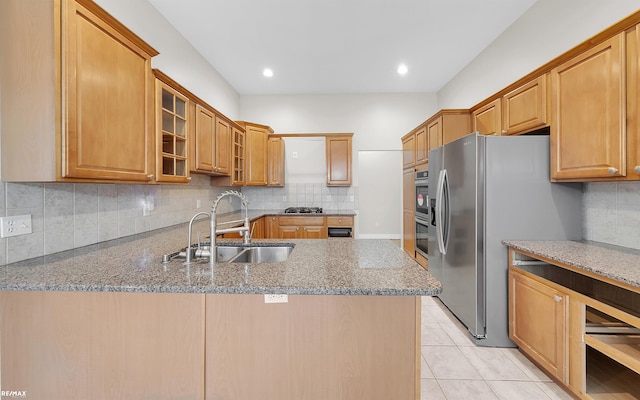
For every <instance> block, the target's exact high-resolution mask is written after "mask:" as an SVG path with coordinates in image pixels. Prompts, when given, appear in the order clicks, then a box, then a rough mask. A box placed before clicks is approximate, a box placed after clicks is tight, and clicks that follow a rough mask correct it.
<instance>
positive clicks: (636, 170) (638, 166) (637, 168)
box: [633, 165, 640, 174]
mask: <svg viewBox="0 0 640 400" xmlns="http://www.w3.org/2000/svg"><path fill="white" fill-rule="evenodd" d="M633 170H634V171H635V172H637V173H639V174H640V165H636V166H635V167H634V168H633Z"/></svg>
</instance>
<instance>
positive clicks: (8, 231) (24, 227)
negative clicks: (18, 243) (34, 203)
mask: <svg viewBox="0 0 640 400" xmlns="http://www.w3.org/2000/svg"><path fill="white" fill-rule="evenodd" d="M0 228H1V229H0V237H3V238H6V237H11V236H19V235H27V234H29V233H31V232H32V228H31V214H27V215H13V216H10V217H1V218H0Z"/></svg>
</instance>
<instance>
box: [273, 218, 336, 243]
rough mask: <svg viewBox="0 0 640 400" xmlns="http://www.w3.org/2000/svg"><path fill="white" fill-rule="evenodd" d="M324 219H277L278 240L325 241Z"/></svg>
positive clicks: (325, 227)
mask: <svg viewBox="0 0 640 400" xmlns="http://www.w3.org/2000/svg"><path fill="white" fill-rule="evenodd" d="M326 238H327V225H326V223H325V218H324V217H299V216H295V217H278V239H326Z"/></svg>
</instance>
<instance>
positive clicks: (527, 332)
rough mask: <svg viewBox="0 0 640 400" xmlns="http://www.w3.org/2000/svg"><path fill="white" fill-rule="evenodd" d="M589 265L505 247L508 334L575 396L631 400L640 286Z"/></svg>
mask: <svg viewBox="0 0 640 400" xmlns="http://www.w3.org/2000/svg"><path fill="white" fill-rule="evenodd" d="M585 251H588V250H585ZM598 252H599V250H594V253H593V256H594V258H593V259H592V260H598V259H601V257H602V254H598ZM609 256H615V255H611V254H609ZM560 258H564V257H560ZM569 258H571V256H570V257H569ZM587 262H588V263H592V262H593V263H597V261H587ZM597 269H598V268H596V269H595V270H597ZM591 271H592V269H588V270H587V269H582V268H581V267H576V266H574V265H567V264H564V263H563V262H560V261H555V260H550V259H548V258H546V257H540V256H537V255H534V254H531V253H528V252H526V251H522V250H516V249H513V248H510V250H509V290H510V293H509V334H510V337H511V338H512V340H513V341H514V342H515V343H516V344H518V346H519V348H520V351H522V352H523V353H525V354H526V355H527V356H528V357H529V358H531V359H532V360H534V361H535V362H536V363H537V364H538V365H539V366H541V367H542V369H543V370H544V371H545V372H546V373H547V374H548V375H550V376H552V377H554V378H556V379H557V380H558V382H559V383H560V384H562V385H564V386H565V388H567V389H568V390H569V391H571V392H572V393H573V394H574V395H575V396H577V397H578V398H581V399H601V398H607V399H628V398H638V396H639V395H640V351H639V350H638V332H640V318H639V317H638V315H640V309H639V305H640V290H638V288H637V287H635V286H631V285H628V284H626V283H624V282H621V281H617V280H615V279H611V278H609V277H607V276H604V275H600V274H598V273H592V272H591Z"/></svg>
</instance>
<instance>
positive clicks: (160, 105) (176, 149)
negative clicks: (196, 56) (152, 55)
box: [154, 70, 191, 183]
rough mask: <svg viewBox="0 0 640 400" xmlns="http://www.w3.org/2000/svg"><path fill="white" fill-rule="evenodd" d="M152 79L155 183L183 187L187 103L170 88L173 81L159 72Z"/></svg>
mask: <svg viewBox="0 0 640 400" xmlns="http://www.w3.org/2000/svg"><path fill="white" fill-rule="evenodd" d="M154 75H155V76H156V130H157V134H156V143H157V148H156V181H157V182H171V183H187V182H189V180H190V177H189V167H188V162H187V160H188V159H187V149H188V145H187V144H188V131H189V128H190V126H189V125H190V124H191V120H190V116H189V108H190V102H189V99H188V98H187V97H186V96H185V95H184V94H182V93H180V92H179V91H178V90H176V89H174V87H179V86H177V85H175V86H172V84H173V81H172V80H170V79H169V78H168V77H166V76H165V75H164V74H162V73H160V72H159V71H155V70H154Z"/></svg>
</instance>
